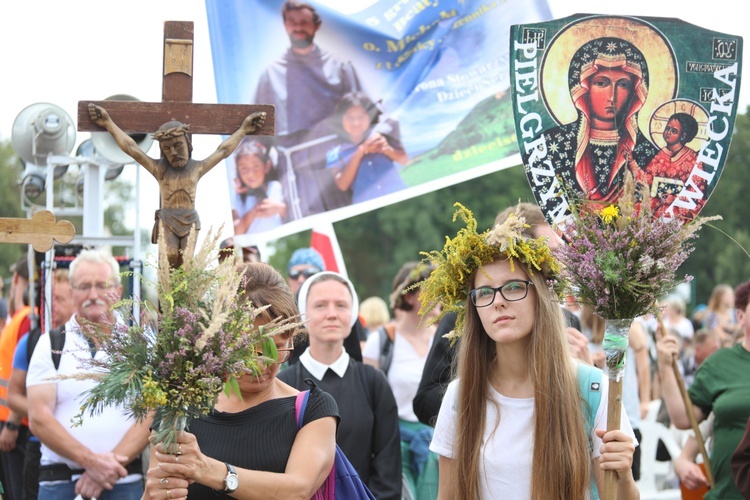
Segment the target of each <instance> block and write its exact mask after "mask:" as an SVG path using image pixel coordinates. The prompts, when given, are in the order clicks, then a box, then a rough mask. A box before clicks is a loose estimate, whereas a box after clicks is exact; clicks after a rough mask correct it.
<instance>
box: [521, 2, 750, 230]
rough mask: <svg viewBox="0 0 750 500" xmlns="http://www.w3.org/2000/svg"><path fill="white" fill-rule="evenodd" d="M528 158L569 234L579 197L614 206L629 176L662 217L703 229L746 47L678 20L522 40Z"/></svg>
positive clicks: (616, 23)
mask: <svg viewBox="0 0 750 500" xmlns="http://www.w3.org/2000/svg"><path fill="white" fill-rule="evenodd" d="M511 44H512V47H511V72H512V77H511V79H512V81H511V86H510V87H511V90H512V96H513V110H514V112H515V119H516V131H517V135H518V143H519V149H520V151H521V156H522V157H523V162H524V166H525V169H526V174H527V177H528V179H529V183H530V184H531V188H532V190H533V191H534V196H535V197H536V200H537V202H538V203H539V205H540V206H541V207H542V209H543V211H544V212H545V215H546V216H547V219H548V220H549V221H550V223H553V224H557V225H558V226H560V227H564V225H565V224H564V222H565V221H566V219H567V217H568V215H569V214H570V210H569V207H570V204H569V202H570V201H571V197H572V198H575V199H577V200H587V201H593V202H598V205H601V206H603V205H606V204H612V203H614V202H616V201H617V199H618V198H619V196H620V194H621V193H622V187H623V182H624V179H625V174H626V172H630V173H632V174H633V177H634V178H635V179H636V180H639V181H641V182H643V183H645V184H646V185H647V186H648V193H649V196H650V200H649V201H650V205H651V208H652V209H653V213H654V215H655V216H657V217H660V218H665V219H672V218H679V219H681V220H692V219H693V218H694V217H695V216H696V215H697V214H698V212H699V211H700V210H701V208H702V207H703V205H704V204H705V203H706V201H707V200H708V198H709V196H710V195H711V192H712V191H713V190H714V188H715V187H716V184H717V183H718V181H719V176H720V175H721V171H722V168H723V165H724V162H725V160H726V158H727V152H728V150H729V142H730V140H731V137H732V130H733V128H734V120H735V116H736V114H737V101H738V96H739V91H740V74H741V70H742V38H741V37H739V36H734V35H728V34H724V33H719V32H716V31H709V30H707V29H704V28H701V27H698V26H695V25H692V24H688V23H685V22H683V21H680V20H678V19H666V18H648V17H643V18H639V17H622V16H597V15H583V14H578V15H575V16H571V17H567V18H564V19H557V20H553V21H549V22H542V23H536V24H525V25H518V26H513V27H512V29H511Z"/></svg>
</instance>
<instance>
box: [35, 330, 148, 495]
mask: <svg viewBox="0 0 750 500" xmlns="http://www.w3.org/2000/svg"><path fill="white" fill-rule="evenodd" d="M51 352H52V347H51V345H50V337H49V335H41V336H40V337H39V342H38V343H37V345H36V347H35V348H34V354H33V355H32V356H31V361H30V362H29V371H28V373H27V375H26V386H27V387H32V386H35V385H44V384H56V385H57V401H56V403H55V409H54V416H55V419H56V420H57V421H58V422H60V423H61V424H62V425H63V427H65V428H66V429H67V431H68V432H69V433H70V435H71V436H73V438H75V439H76V440H77V441H79V442H80V443H82V444H83V445H84V446H86V447H87V448H89V449H90V450H91V451H93V452H94V453H108V452H110V451H112V450H113V449H114V447H115V446H117V444H118V443H119V442H120V441H121V440H122V438H123V436H124V435H125V433H126V432H127V431H128V429H130V427H132V425H133V423H134V421H133V420H132V419H130V418H128V417H127V416H126V413H125V409H124V408H123V407H122V406H117V407H115V406H107V407H105V408H104V410H103V411H102V412H101V413H98V414H96V415H94V416H90V415H89V413H88V411H87V412H86V413H85V414H84V415H83V424H82V425H79V426H77V427H76V426H74V425H73V424H72V423H71V419H72V418H73V417H75V416H76V415H78V413H79V412H80V408H81V403H82V402H83V400H84V393H85V392H86V391H87V390H89V389H90V388H92V387H94V386H95V385H96V381H94V380H74V379H63V380H51V379H52V378H53V377H56V376H58V375H73V374H80V373H82V372H83V371H84V370H82V368H81V360H82V359H83V357H84V356H91V354H90V348H89V344H88V341H87V340H86V339H85V338H84V337H83V335H82V334H81V333H80V328H79V327H78V323H77V322H76V320H75V316H73V317H72V318H71V319H70V320H69V321H68V322H67V323H66V324H65V344H64V345H63V349H62V355H61V356H60V367H59V369H58V370H55V365H54V363H53V361H52V355H51ZM95 359H97V360H99V359H106V358H105V354H104V353H103V352H102V351H98V352H97V353H96V357H95ZM59 463H64V464H66V465H68V467H71V468H73V469H81V468H82V467H81V466H80V465H79V464H77V463H75V462H73V461H72V460H69V459H67V458H65V457H62V456H60V455H58V454H57V453H55V452H54V451H52V450H50V449H49V448H47V447H46V446H45V445H44V443H42V458H41V464H42V465H49V464H59ZM140 477H141V475H140V474H131V475H129V476H127V477H125V478H122V479H120V480H119V481H118V483H128V482H132V481H135V480H138V479H140ZM74 479H75V478H74Z"/></svg>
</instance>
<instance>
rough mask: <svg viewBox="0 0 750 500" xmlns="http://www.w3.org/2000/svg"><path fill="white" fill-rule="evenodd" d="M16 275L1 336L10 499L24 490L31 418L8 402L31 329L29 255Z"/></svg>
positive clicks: (1, 453)
mask: <svg viewBox="0 0 750 500" xmlns="http://www.w3.org/2000/svg"><path fill="white" fill-rule="evenodd" d="M11 271H12V272H13V277H12V280H11V285H10V297H9V301H10V302H9V305H10V314H11V318H10V321H9V322H8V324H7V325H6V326H5V328H3V330H2V334H1V335H0V379H1V380H0V426H1V427H2V430H0V462H2V469H3V474H2V476H3V478H4V481H3V486H4V487H5V492H6V493H5V495H6V496H8V497H9V498H10V499H11V500H15V499H20V498H21V495H22V492H23V479H22V478H23V462H24V460H25V454H26V443H27V441H28V436H29V427H28V420H27V419H26V418H23V415H21V414H19V413H17V412H16V411H14V410H13V409H12V408H10V405H9V404H8V384H9V383H10V376H11V372H12V366H13V353H14V352H15V350H16V345H18V342H19V340H21V339H22V338H24V337H25V336H26V334H27V333H28V332H29V330H30V328H31V314H32V311H31V307H29V304H28V300H27V299H26V300H25V299H24V297H26V298H28V295H27V292H28V288H29V276H31V275H30V274H29V266H28V258H27V256H26V255H23V256H22V257H21V258H20V259H18V261H17V262H16V263H15V264H14V265H13V266H12V267H11Z"/></svg>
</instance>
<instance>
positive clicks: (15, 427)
mask: <svg viewBox="0 0 750 500" xmlns="http://www.w3.org/2000/svg"><path fill="white" fill-rule="evenodd" d="M5 428H6V429H8V430H9V431H17V430H19V429H20V428H21V426H20V425H18V424H14V423H13V422H5Z"/></svg>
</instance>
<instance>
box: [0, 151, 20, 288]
mask: <svg viewBox="0 0 750 500" xmlns="http://www.w3.org/2000/svg"><path fill="white" fill-rule="evenodd" d="M21 172H22V167H21V163H20V161H19V160H18V157H17V156H16V154H15V152H14V151H13V148H12V147H11V145H10V141H0V217H21V218H24V217H26V214H25V213H24V212H23V210H21V186H19V185H18V179H19V176H20V174H21ZM26 248H27V247H26V245H17V244H5V243H3V244H0V276H1V277H2V279H3V280H4V281H6V283H7V282H8V280H9V279H10V278H11V276H12V273H11V272H10V269H9V267H10V265H11V264H13V263H14V262H16V261H17V260H18V259H19V258H20V257H21V255H22V254H23V252H24V251H25V250H26ZM7 293H8V287H7V286H6V288H5V294H6V296H7Z"/></svg>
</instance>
